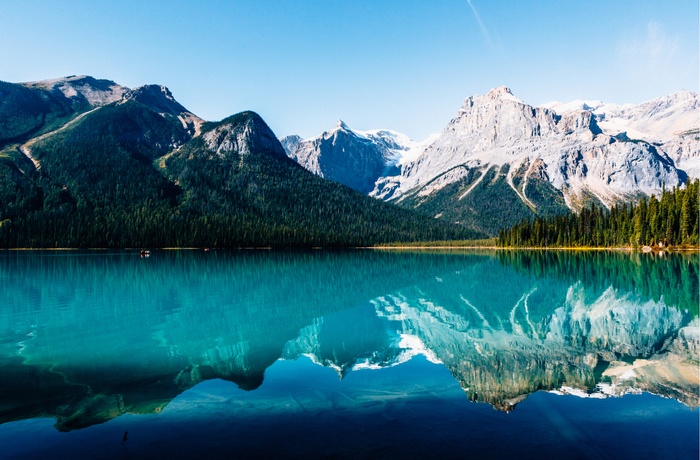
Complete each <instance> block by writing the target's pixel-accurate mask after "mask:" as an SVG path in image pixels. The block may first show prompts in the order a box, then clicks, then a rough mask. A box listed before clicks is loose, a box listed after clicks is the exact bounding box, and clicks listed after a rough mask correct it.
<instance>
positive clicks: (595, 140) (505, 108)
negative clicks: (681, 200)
mask: <svg viewBox="0 0 700 460" xmlns="http://www.w3.org/2000/svg"><path fill="white" fill-rule="evenodd" d="M699 109H700V99H699V98H698V94H696V93H691V92H688V91H680V92H677V93H674V94H671V95H669V96H666V97H661V98H658V99H654V100H651V101H648V102H645V103H643V104H639V105H615V104H605V103H602V102H600V101H574V102H570V103H558V102H553V103H550V104H546V105H544V106H541V107H534V106H531V105H529V104H527V103H525V102H523V101H521V100H520V99H518V98H517V97H516V96H514V95H513V94H512V92H511V91H510V90H509V89H508V88H505V87H499V88H495V89H493V90H492V91H490V92H489V93H488V94H486V95H483V96H471V97H469V98H467V99H466V100H465V101H464V103H463V105H462V107H461V108H460V109H459V111H458V112H457V115H456V116H455V117H454V118H453V119H452V120H450V121H449V123H447V126H446V127H445V129H444V130H443V131H442V132H441V133H440V134H436V135H434V136H431V137H429V138H428V139H426V140H425V141H423V142H414V141H412V140H411V139H409V138H408V137H407V136H405V135H402V134H400V133H396V132H394V131H389V130H375V131H356V130H352V129H350V128H349V127H348V126H347V125H346V124H345V123H343V122H341V121H339V122H338V124H337V125H336V126H335V128H334V129H332V130H330V131H327V132H324V133H322V134H320V135H319V136H317V137H314V138H311V139H306V140H302V139H300V138H299V137H298V136H288V137H285V138H283V139H282V144H283V145H284V146H285V149H286V151H287V154H288V155H289V156H290V158H293V159H294V160H296V161H297V162H299V164H301V165H302V166H304V167H305V168H307V169H308V170H309V171H312V172H314V173H315V174H318V175H321V176H322V177H326V178H329V179H331V180H334V181H337V182H340V183H343V184H346V185H348V186H350V187H352V188H354V189H355V190H358V191H361V192H363V193H368V194H369V195H370V196H374V197H377V198H381V199H383V200H386V201H390V202H393V203H396V204H398V205H402V206H405V207H408V208H414V209H417V210H422V211H423V212H426V213H427V214H430V215H433V216H434V217H435V218H438V219H444V220H448V221H456V222H460V223H463V224H466V225H468V226H471V227H473V228H475V229H479V230H482V231H485V232H487V233H491V234H493V233H495V232H496V231H497V230H498V229H499V228H502V227H503V226H504V225H512V224H513V223H515V222H517V221H519V220H521V219H523V218H527V217H532V216H534V215H548V214H554V213H562V212H566V211H567V210H568V209H572V210H575V211H576V210H579V209H581V208H582V207H583V206H587V205H589V204H591V203H595V204H597V205H599V206H605V207H610V206H612V205H613V204H616V203H619V202H623V201H630V200H633V199H635V198H637V197H639V196H640V195H642V194H644V195H649V194H653V193H654V194H655V193H658V192H660V191H661V189H662V187H663V186H666V187H668V188H672V187H675V186H680V185H682V184H684V183H685V182H686V181H687V179H688V178H689V177H691V178H695V177H698V176H700V134H699V128H700V119H699V115H698V114H699Z"/></svg>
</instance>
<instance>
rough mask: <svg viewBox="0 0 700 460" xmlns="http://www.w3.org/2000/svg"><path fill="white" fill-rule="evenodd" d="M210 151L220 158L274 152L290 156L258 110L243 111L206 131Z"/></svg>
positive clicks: (273, 153)
mask: <svg viewBox="0 0 700 460" xmlns="http://www.w3.org/2000/svg"><path fill="white" fill-rule="evenodd" d="M202 139H203V140H204V144H205V146H206V147H207V149H208V150H210V151H212V152H215V153H216V154H217V155H218V156H219V157H220V158H225V157H227V156H229V154H231V153H235V154H238V155H251V154H253V155H261V154H262V155H272V156H275V157H279V158H286V154H285V151H284V148H283V147H282V144H280V142H279V141H278V140H277V138H276V137H275V134H274V133H273V132H272V130H271V129H270V127H269V126H267V124H266V123H265V122H264V121H263V119H262V118H261V117H260V115H258V114H257V113H255V112H251V111H248V112H241V113H238V114H236V115H233V116H231V117H229V118H226V119H224V120H222V121H220V122H219V123H218V124H217V125H216V126H215V127H214V128H213V129H211V130H209V131H207V132H205V133H204V134H202Z"/></svg>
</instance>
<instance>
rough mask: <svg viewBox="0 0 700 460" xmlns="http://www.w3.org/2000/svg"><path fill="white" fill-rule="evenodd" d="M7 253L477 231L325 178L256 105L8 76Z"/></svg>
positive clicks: (3, 133)
mask: <svg viewBox="0 0 700 460" xmlns="http://www.w3.org/2000/svg"><path fill="white" fill-rule="evenodd" d="M0 91H2V92H0V112H2V114H3V115H6V118H3V120H5V124H4V125H0V140H4V144H2V145H1V146H0V178H1V179H0V244H1V245H2V246H4V247H47V246H48V247H56V246H59V247H85V246H88V247H142V246H156V247H162V246H229V247H230V246H234V247H239V246H269V245H276V246H309V245H312V246H327V245H340V246H348V245H350V246H357V245H360V246H363V245H371V244H374V243H376V242H390V241H402V240H431V239H455V238H468V237H473V236H479V234H477V233H475V232H470V231H465V229H460V228H457V227H455V226H453V225H449V224H445V223H443V222H437V221H434V220H433V219H430V218H428V217H425V216H421V215H419V214H416V213H414V212H410V211H407V210H404V209H399V208H397V207H395V206H392V205H389V204H386V203H382V202H380V201H378V200H374V199H372V198H369V197H367V196H365V195H362V194H359V193H357V192H355V191H352V190H350V189H349V188H347V187H345V186H342V185H339V184H336V183H334V182H331V181H327V180H325V179H322V178H319V177H317V176H315V175H313V174H311V173H310V172H308V171H306V170H305V169H303V168H302V167H300V166H299V165H298V164H297V163H295V162H294V161H292V160H290V159H289V158H287V155H286V154H285V151H284V148H283V147H282V145H281V144H280V142H279V141H278V140H277V138H276V137H275V135H274V134H273V133H272V131H271V130H270V129H269V127H268V126H267V125H266V124H265V122H264V121H263V120H262V119H261V118H260V117H259V116H258V115H257V114H255V113H252V112H243V113H240V114H237V115H234V116H232V117H229V118H227V119H225V120H222V121H221V122H215V123H212V122H204V120H202V119H200V118H199V117H197V116H196V115H194V114H193V113H191V112H190V111H188V110H187V109H186V108H185V107H183V106H182V105H181V104H179V103H178V102H177V101H176V100H175V98H174V97H173V95H172V94H171V92H170V91H169V90H168V89H167V88H166V87H164V86H160V85H146V86H142V87H139V88H135V89H129V88H125V87H122V86H119V85H117V84H116V83H114V82H111V81H108V80H97V79H94V78H91V77H68V78H64V79H57V80H48V81H44V82H33V83H27V84H12V83H2V84H0Z"/></svg>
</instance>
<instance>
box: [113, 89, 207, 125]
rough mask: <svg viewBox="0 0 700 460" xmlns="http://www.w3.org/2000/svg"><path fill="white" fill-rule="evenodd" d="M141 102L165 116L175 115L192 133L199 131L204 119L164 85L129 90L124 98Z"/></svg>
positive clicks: (123, 100)
mask: <svg viewBox="0 0 700 460" xmlns="http://www.w3.org/2000/svg"><path fill="white" fill-rule="evenodd" d="M126 101H136V102H139V103H141V104H143V105H145V106H146V107H148V108H150V109H151V110H153V111H155V112H157V113H159V114H160V115H162V116H164V117H175V118H177V119H178V120H179V122H180V123H181V124H182V126H183V128H185V129H186V130H187V131H188V132H189V134H190V135H196V134H198V133H199V130H200V128H201V125H202V123H203V122H204V120H202V119H201V118H199V117H198V116H196V115H195V114H193V113H192V112H190V111H189V110H187V109H186V108H185V107H183V106H182V105H181V104H180V103H179V102H177V101H176V100H175V98H174V97H173V94H172V93H171V92H170V90H169V89H168V88H167V87H166V86H163V85H144V86H139V87H138V88H135V89H133V90H130V91H128V92H127V93H125V94H124V97H123V98H122V101H121V102H122V103H123V102H126Z"/></svg>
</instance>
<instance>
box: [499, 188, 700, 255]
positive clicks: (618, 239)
mask: <svg viewBox="0 0 700 460" xmlns="http://www.w3.org/2000/svg"><path fill="white" fill-rule="evenodd" d="M699 201H700V180H698V179H696V180H695V181H692V182H690V181H689V182H688V184H687V186H686V187H684V188H674V189H673V190H666V189H664V190H663V191H662V193H661V197H660V198H657V197H656V196H654V195H651V196H650V197H648V198H647V197H644V198H642V199H640V200H639V201H638V202H637V203H636V204H620V205H617V206H613V207H612V208H611V209H609V210H608V209H605V208H602V207H600V206H591V207H589V208H585V209H583V210H581V212H579V213H578V214H574V213H571V214H566V215H561V216H556V217H548V218H537V219H534V220H526V221H523V222H521V223H519V224H517V225H514V226H513V227H511V228H510V229H504V230H501V232H500V233H499V234H498V239H497V241H498V245H499V246H506V247H625V246H642V245H650V246H653V245H658V246H661V245H663V246H669V245H670V246H679V245H697V244H698V231H699V228H700V225H699V221H700V217H699V214H698V212H699Z"/></svg>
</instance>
